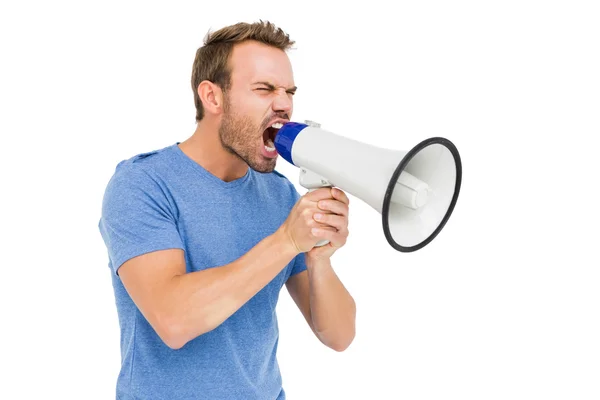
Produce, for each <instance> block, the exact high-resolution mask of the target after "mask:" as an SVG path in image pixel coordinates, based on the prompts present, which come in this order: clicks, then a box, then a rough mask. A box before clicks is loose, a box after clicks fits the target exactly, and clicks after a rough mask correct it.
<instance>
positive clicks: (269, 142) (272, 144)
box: [265, 138, 275, 148]
mask: <svg viewBox="0 0 600 400" xmlns="http://www.w3.org/2000/svg"><path fill="white" fill-rule="evenodd" d="M265 146H267V147H270V148H275V144H274V143H273V141H272V140H271V138H269V139H267V140H266V141H265Z"/></svg>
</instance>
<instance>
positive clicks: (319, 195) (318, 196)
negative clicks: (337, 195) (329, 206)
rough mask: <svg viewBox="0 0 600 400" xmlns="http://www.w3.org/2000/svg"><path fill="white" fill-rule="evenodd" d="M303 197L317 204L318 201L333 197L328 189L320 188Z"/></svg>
mask: <svg viewBox="0 0 600 400" xmlns="http://www.w3.org/2000/svg"><path fill="white" fill-rule="evenodd" d="M304 197H306V199H307V200H310V201H315V202H317V201H319V200H324V199H331V198H333V195H332V194H331V188H330V187H322V188H318V189H315V190H313V191H312V192H308V193H306V194H305V195H304Z"/></svg>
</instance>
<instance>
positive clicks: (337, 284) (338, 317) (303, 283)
mask: <svg viewBox="0 0 600 400" xmlns="http://www.w3.org/2000/svg"><path fill="white" fill-rule="evenodd" d="M286 286H287V289H288V291H289V293H290V296H291V297H292V299H293V300H294V302H295V303H296V305H297V306H298V308H299V309H300V311H301V312H302V314H303V315H304V318H305V319H306V322H307V323H308V325H309V326H310V328H311V329H312V331H313V332H314V333H315V335H316V336H317V338H319V340H320V341H321V342H322V343H323V344H324V345H326V346H328V347H330V348H332V349H333V350H335V351H344V350H345V349H346V348H348V346H350V344H351V343H352V341H353V340H354V336H355V319H356V304H355V302H354V299H353V298H352V296H351V295H350V293H348V291H347V290H346V288H345V287H344V285H343V284H342V282H341V281H340V279H339V278H338V276H337V275H336V273H335V271H334V270H333V268H332V267H331V264H330V263H329V260H323V261H322V262H318V263H314V264H308V265H307V271H304V272H301V273H299V274H297V275H295V276H293V277H291V278H290V279H289V280H288V282H287V284H286Z"/></svg>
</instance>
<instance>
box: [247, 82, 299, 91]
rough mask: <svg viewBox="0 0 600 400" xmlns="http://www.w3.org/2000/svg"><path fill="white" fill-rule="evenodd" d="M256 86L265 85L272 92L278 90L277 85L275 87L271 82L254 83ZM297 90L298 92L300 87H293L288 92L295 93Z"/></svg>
mask: <svg viewBox="0 0 600 400" xmlns="http://www.w3.org/2000/svg"><path fill="white" fill-rule="evenodd" d="M253 84H254V85H265V86H266V87H268V88H269V89H271V90H275V89H277V88H276V87H275V85H273V84H272V83H269V82H254V83H253ZM296 90H298V86H292V87H291V88H288V89H286V91H288V92H295V91H296Z"/></svg>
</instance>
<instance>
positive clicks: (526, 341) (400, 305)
mask: <svg viewBox="0 0 600 400" xmlns="http://www.w3.org/2000/svg"><path fill="white" fill-rule="evenodd" d="M592 3H593V2H591V1H590V2H587V3H586V2H581V1H562V2H559V1H537V2H534V1H502V2H500V1H497V2H482V1H479V2H478V1H455V2H443V1H435V2H433V1H429V2H400V3H393V4H394V6H393V7H392V5H391V4H392V3H391V2H390V3H389V4H387V3H386V2H383V1H369V2H366V3H356V5H355V6H350V5H345V6H341V4H342V3H340V6H339V7H338V6H333V5H330V3H329V2H325V1H318V2H309V1H304V2H294V3H291V2H260V1H251V2H247V1H238V2H235V3H234V2H231V1H228V2H219V1H210V2H201V1H195V2H187V3H182V2H162V3H156V2H148V1H145V2H141V1H139V2H131V1H122V2H115V1H112V2H109V1H102V2H100V1H97V2H84V1H79V2H75V1H73V2H64V1H52V2H42V1H37V2H31V1H30V2H16V1H13V2H3V3H2V6H0V41H1V49H0V51H1V53H0V57H1V63H0V68H1V73H0V106H1V108H0V110H1V111H0V113H1V116H0V124H1V125H0V133H1V142H0V146H1V147H0V148H1V157H0V162H1V163H2V165H1V166H0V167H1V169H0V171H1V174H2V196H1V197H0V201H1V202H2V207H1V209H2V212H3V217H2V223H1V224H0V226H1V228H0V229H1V230H2V241H1V242H0V243H1V246H2V252H1V264H2V273H1V275H0V276H1V278H0V288H1V290H0V300H1V301H0V307H2V310H1V314H0V315H1V319H2V329H1V331H0V335H1V341H0V346H1V348H2V351H1V354H0V364H1V366H2V371H3V372H2V375H1V379H0V381H1V382H2V383H1V384H0V398H3V399H41V398H44V399H46V398H57V399H110V398H114V385H115V380H116V377H117V373H118V370H119V362H120V355H119V336H118V323H117V314H116V310H115V306H114V298H113V292H112V287H111V282H110V275H109V269H108V266H107V255H106V250H105V248H104V244H103V242H102V240H101V237H100V234H99V232H98V230H97V222H98V218H99V215H100V214H99V212H100V204H101V198H102V194H103V191H104V187H105V185H106V183H107V181H108V179H109V178H110V176H111V174H112V173H113V171H114V167H115V165H116V163H117V162H119V161H120V160H122V159H124V158H128V157H130V156H131V155H133V154H136V153H140V152H143V151H148V150H152V149H155V148H162V147H164V146H167V145H170V144H172V143H174V142H175V141H181V140H183V139H185V138H187V137H188V136H189V135H190V134H191V133H192V132H193V130H194V128H195V125H194V105H193V97H192V90H191V87H190V83H189V82H190V75H191V66H192V62H193V58H194V54H195V51H196V49H197V48H198V47H199V46H200V45H201V44H202V39H203V37H204V35H205V34H206V32H207V31H208V30H209V29H211V30H215V29H218V28H220V27H222V26H224V25H226V24H229V23H234V22H238V21H247V22H251V21H256V20H258V19H264V20H271V21H273V22H275V23H276V24H278V25H279V26H281V27H282V28H284V30H286V31H287V32H288V33H289V34H290V35H291V37H292V38H293V39H295V40H296V41H297V44H296V46H295V49H294V50H292V51H291V53H290V57H291V59H292V62H293V64H294V71H295V79H296V83H297V85H298V86H299V88H300V90H299V91H298V94H297V96H296V103H295V107H296V112H295V114H294V119H295V120H298V121H302V120H304V119H311V120H315V121H318V122H320V123H321V124H322V125H323V127H324V128H326V129H328V130H330V131H333V132H335V133H338V134H341V135H344V136H347V137H350V138H354V139H357V140H362V141H364V142H367V143H371V144H376V145H380V146H382V147H389V148H394V149H402V150H408V149H410V148H411V147H412V146H414V145H415V144H416V143H418V142H419V141H421V140H423V139H425V138H428V137H431V136H444V137H447V138H449V139H450V140H452V141H453V142H454V143H455V144H456V146H457V147H458V149H459V151H460V154H461V157H462V161H463V168H464V171H463V172H464V175H463V186H462V190H461V195H460V198H459V201H458V203H457V206H456V209H455V211H454V214H453V215H452V218H451V219H450V221H449V222H448V224H447V225H446V227H445V229H444V230H443V231H442V232H441V234H440V235H439V236H438V237H437V238H436V239H435V240H434V241H433V242H432V243H431V244H430V245H428V246H427V247H425V248H424V249H422V250H420V251H418V252H415V253H411V254H403V253H399V252H396V251H394V250H393V249H392V248H391V247H390V246H389V245H388V244H387V242H386V241H385V237H384V236H383V231H382V228H381V220H380V216H379V214H378V213H376V212H375V211H374V210H373V209H370V208H369V207H368V206H366V205H365V204H364V203H361V201H360V199H357V198H351V202H352V208H351V215H350V238H349V240H348V243H347V245H346V247H345V248H344V249H342V250H340V251H339V252H338V253H337V254H336V255H335V256H334V263H335V268H336V271H337V272H338V274H339V276H340V277H341V279H342V280H343V282H344V283H345V284H346V285H347V287H348V288H349V290H350V291H351V293H352V294H353V296H354V297H355V299H356V301H357V304H358V318H357V337H356V339H355V341H354V343H353V344H352V346H351V347H350V348H349V349H348V350H347V351H346V352H344V353H336V352H334V351H331V350H329V349H327V348H325V347H324V346H322V345H321V344H320V343H319V342H318V341H317V339H316V338H315V337H314V336H312V333H310V330H309V329H308V326H307V325H306V323H305V322H304V321H303V319H302V317H301V315H300V313H299V312H298V310H297V309H295V306H294V305H293V303H292V302H291V300H290V298H289V295H288V294H287V292H285V291H283V292H282V296H281V303H280V305H279V318H280V329H281V343H280V349H279V361H280V365H281V369H282V372H283V379H284V385H285V388H286V391H287V393H288V398H289V399H290V400H298V399H311V400H319V399H365V400H370V399H383V398H385V399H410V400H417V399H419V400H420V399H462V400H466V399H478V400H479V399H528V400H529V399H578V400H584V399H598V398H600V272H599V267H600V262H599V261H598V252H597V248H598V245H599V243H598V241H599V239H600V234H599V233H598V226H599V218H598V216H599V213H598V201H599V200H600V198H599V196H598V182H599V181H600V179H599V178H598V172H600V168H599V167H598V162H597V156H598V151H597V147H596V146H597V143H598V134H599V133H600V132H599V121H600V115H599V114H600V78H599V77H600V60H599V49H600V40H599V38H600V29H599V28H598V26H599V24H598V21H599V18H600V14H599V13H598V11H597V10H596V9H595V8H594V7H593V4H592ZM357 160H358V161H357V162H360V161H359V160H360V155H357ZM279 170H280V171H281V172H283V173H284V174H286V175H287V176H288V177H289V178H290V180H292V182H294V183H295V184H298V180H297V173H298V171H297V169H295V168H294V167H291V166H290V165H288V164H287V163H285V161H283V160H280V163H279ZM299 190H300V191H303V189H302V188H301V187H299Z"/></svg>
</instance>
